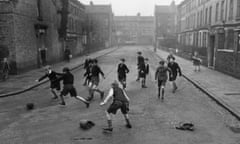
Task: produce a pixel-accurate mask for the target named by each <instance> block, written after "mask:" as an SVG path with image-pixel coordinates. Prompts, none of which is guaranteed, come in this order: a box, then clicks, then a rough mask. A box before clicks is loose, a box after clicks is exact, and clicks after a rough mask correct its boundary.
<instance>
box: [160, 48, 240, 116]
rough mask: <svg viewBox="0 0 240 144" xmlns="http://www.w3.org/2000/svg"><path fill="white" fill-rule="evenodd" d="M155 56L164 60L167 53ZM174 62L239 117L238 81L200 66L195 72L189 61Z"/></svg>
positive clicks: (178, 59) (163, 52)
mask: <svg viewBox="0 0 240 144" xmlns="http://www.w3.org/2000/svg"><path fill="white" fill-rule="evenodd" d="M157 54H158V55H159V56H160V57H161V58H164V59H166V58H167V56H168V54H169V53H168V52H166V51H163V50H158V51H157ZM175 57H176V62H178V63H179V65H180V66H181V68H182V71H183V73H184V74H185V75H186V76H187V77H188V78H190V79H192V80H194V81H195V82H197V83H198V84H200V85H201V87H203V88H204V89H206V90H207V91H209V92H211V93H212V94H213V95H214V97H215V98H216V99H218V100H220V101H222V102H224V103H225V104H227V105H228V106H230V107H231V109H233V110H234V111H235V112H236V113H238V114H239V116H240V105H239V104H240V89H239V88H240V80H239V79H236V78H233V77H231V76H228V75H226V74H223V73H221V72H218V71H215V70H212V69H209V68H207V67H204V66H201V71H200V72H195V71H194V67H193V64H192V62H191V61H189V60H186V59H183V58H181V57H178V56H175Z"/></svg>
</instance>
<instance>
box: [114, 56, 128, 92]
mask: <svg viewBox="0 0 240 144" xmlns="http://www.w3.org/2000/svg"><path fill="white" fill-rule="evenodd" d="M117 72H118V81H119V82H120V83H121V84H122V86H123V89H125V88H126V86H127V82H126V79H127V76H126V74H127V73H129V69H128V67H127V65H126V64H125V59H121V62H120V64H118V69H117Z"/></svg>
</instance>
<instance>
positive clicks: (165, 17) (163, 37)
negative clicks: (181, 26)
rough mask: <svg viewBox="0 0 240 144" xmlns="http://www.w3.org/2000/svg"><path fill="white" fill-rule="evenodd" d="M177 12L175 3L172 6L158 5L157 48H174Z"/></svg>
mask: <svg viewBox="0 0 240 144" xmlns="http://www.w3.org/2000/svg"><path fill="white" fill-rule="evenodd" d="M176 10H177V7H176V5H175V2H174V1H173V2H172V3H171V5H169V6H166V5H156V6H155V9H154V17H155V41H156V46H157V47H159V45H165V46H170V47H173V46H175V45H174V44H175V41H176Z"/></svg>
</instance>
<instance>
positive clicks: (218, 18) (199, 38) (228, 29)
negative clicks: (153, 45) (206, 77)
mask: <svg viewBox="0 0 240 144" xmlns="http://www.w3.org/2000/svg"><path fill="white" fill-rule="evenodd" d="M177 18H178V25H177V33H178V42H179V45H181V47H182V48H184V49H183V50H185V51H190V52H193V51H198V52H199V53H200V55H201V56H202V58H203V60H204V64H206V65H207V66H209V67H211V68H214V69H217V70H219V71H222V72H224V73H227V74H230V75H232V76H235V77H238V78H240V19H239V18H240V1H239V0H201V1H199V0H184V1H183V2H182V3H181V4H179V5H178V12H177Z"/></svg>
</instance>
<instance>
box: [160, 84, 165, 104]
mask: <svg viewBox="0 0 240 144" xmlns="http://www.w3.org/2000/svg"><path fill="white" fill-rule="evenodd" d="M164 88H165V87H164V85H162V86H161V91H162V92H161V93H162V100H164V93H165V91H164Z"/></svg>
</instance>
